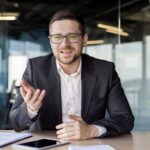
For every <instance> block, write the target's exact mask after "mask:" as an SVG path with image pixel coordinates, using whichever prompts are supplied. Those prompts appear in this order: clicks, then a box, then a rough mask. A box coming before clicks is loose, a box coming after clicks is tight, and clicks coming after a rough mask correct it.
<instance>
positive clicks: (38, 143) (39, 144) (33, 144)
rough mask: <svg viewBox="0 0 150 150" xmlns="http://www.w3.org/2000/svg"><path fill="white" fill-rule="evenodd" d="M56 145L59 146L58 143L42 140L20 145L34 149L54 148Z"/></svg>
mask: <svg viewBox="0 0 150 150" xmlns="http://www.w3.org/2000/svg"><path fill="white" fill-rule="evenodd" d="M56 144H58V141H55V140H49V139H41V140H36V141H31V142H27V143H22V144H20V145H24V146H29V147H34V148H42V147H47V146H52V145H56Z"/></svg>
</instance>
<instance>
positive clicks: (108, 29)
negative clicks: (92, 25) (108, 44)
mask: <svg viewBox="0 0 150 150" xmlns="http://www.w3.org/2000/svg"><path fill="white" fill-rule="evenodd" d="M97 27H99V28H103V29H105V30H106V32H109V33H113V34H118V35H122V36H129V33H127V32H124V31H123V29H122V28H118V27H114V26H110V25H106V24H101V23H99V24H97Z"/></svg>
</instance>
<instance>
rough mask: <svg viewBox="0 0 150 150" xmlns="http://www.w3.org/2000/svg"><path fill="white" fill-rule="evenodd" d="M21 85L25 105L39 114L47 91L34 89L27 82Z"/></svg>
mask: <svg viewBox="0 0 150 150" xmlns="http://www.w3.org/2000/svg"><path fill="white" fill-rule="evenodd" d="M21 85H22V87H21V88H20V93H21V95H22V97H23V99H24V101H25V103H26V104H27V106H28V107H29V108H30V109H31V110H32V111H33V112H38V111H39V109H40V107H41V105H42V100H43V98H44V96H45V93H46V91H45V90H42V91H41V90H40V89H35V88H33V87H32V86H31V85H29V84H28V83H27V82H26V81H25V80H22V81H21Z"/></svg>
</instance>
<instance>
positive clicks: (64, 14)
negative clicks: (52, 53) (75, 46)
mask: <svg viewBox="0 0 150 150" xmlns="http://www.w3.org/2000/svg"><path fill="white" fill-rule="evenodd" d="M65 19H70V20H75V21H77V22H78V23H79V25H80V30H81V33H82V34H83V35H84V34H85V24H84V21H83V19H82V17H81V16H80V15H79V14H77V13H76V12H75V11H73V10H71V9H62V10H59V11H57V12H56V13H55V14H54V15H53V17H52V19H51V21H50V23H49V28H50V27H51V25H52V24H53V23H54V22H55V21H58V20H65ZM49 32H50V31H49Z"/></svg>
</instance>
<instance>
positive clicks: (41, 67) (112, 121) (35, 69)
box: [10, 54, 134, 137]
mask: <svg viewBox="0 0 150 150" xmlns="http://www.w3.org/2000/svg"><path fill="white" fill-rule="evenodd" d="M81 78H82V79H81V81H82V83H81V84H82V106H81V108H82V110H81V114H82V118H83V119H84V121H85V122H87V123H88V124H96V125H101V126H104V127H105V128H106V129H107V133H105V134H104V135H103V136H102V137H105V136H108V135H109V136H111V135H119V134H123V133H128V132H130V131H131V129H132V128H133V122H134V117H133V115H132V112H131V109H130V106H129V104H128V101H127V99H126V96H125V94H124V91H123V89H122V87H121V83H120V79H119V77H118V75H117V73H116V71H115V67H114V64H113V63H111V62H107V61H104V60H99V59H95V58H93V57H90V56H88V55H85V54H82V71H81ZM23 79H24V80H26V81H27V82H28V83H29V84H31V85H32V86H33V87H34V88H39V89H45V90H46V91H47V93H46V95H45V97H44V100H43V105H42V107H41V109H40V111H39V113H38V115H37V116H36V117H35V118H34V119H32V120H31V119H30V118H29V117H28V114H27V108H26V104H25V102H24V100H23V98H22V96H21V95H20V94H19V95H18V97H17V99H16V101H15V103H14V104H13V106H12V109H11V111H10V121H11V124H12V127H13V128H14V129H15V130H16V131H21V130H24V129H27V128H29V129H30V130H32V131H33V130H34V131H39V130H53V129H55V127H56V125H58V124H60V123H61V122H62V108H61V91H60V84H61V83H60V77H59V74H58V72H57V68H56V61H55V57H54V56H53V54H50V55H48V56H44V57H38V58H33V59H30V60H29V61H28V65H27V68H26V71H25V73H24V75H23ZM106 110H107V112H108V114H109V117H105V114H106Z"/></svg>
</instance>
